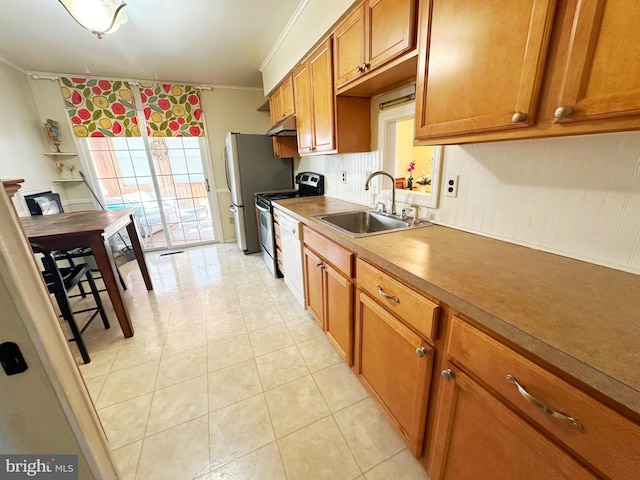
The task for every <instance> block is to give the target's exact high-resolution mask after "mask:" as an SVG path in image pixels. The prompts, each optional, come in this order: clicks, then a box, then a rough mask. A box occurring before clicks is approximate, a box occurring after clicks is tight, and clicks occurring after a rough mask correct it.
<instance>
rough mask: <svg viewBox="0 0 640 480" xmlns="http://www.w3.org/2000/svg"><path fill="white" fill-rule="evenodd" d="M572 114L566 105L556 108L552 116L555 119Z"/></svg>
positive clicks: (571, 110)
mask: <svg viewBox="0 0 640 480" xmlns="http://www.w3.org/2000/svg"><path fill="white" fill-rule="evenodd" d="M572 113H573V108H571V107H570V106H568V105H560V106H559V107H558V108H556V111H555V112H553V116H554V117H556V118H566V117H568V116H569V115H571V114H572Z"/></svg>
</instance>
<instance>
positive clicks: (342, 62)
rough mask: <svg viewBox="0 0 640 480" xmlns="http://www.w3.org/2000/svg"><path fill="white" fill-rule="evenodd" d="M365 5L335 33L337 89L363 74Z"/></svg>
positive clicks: (350, 16) (349, 17) (356, 10)
mask: <svg viewBox="0 0 640 480" xmlns="http://www.w3.org/2000/svg"><path fill="white" fill-rule="evenodd" d="M363 12H364V5H361V6H359V7H358V8H356V9H355V10H354V11H353V13H352V14H351V15H349V16H348V17H347V18H346V19H345V20H344V21H343V22H342V23H341V24H340V25H339V26H338V28H337V29H336V31H335V32H334V33H333V47H334V56H335V63H334V66H335V79H336V80H335V81H336V85H335V86H336V88H338V87H341V86H342V85H344V84H345V83H348V82H350V81H351V80H353V79H354V78H356V77H359V76H360V75H361V74H362V66H363V65H364V63H365V58H364V48H365V47H364V39H365V33H364V15H363Z"/></svg>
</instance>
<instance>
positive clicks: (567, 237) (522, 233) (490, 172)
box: [433, 132, 640, 273]
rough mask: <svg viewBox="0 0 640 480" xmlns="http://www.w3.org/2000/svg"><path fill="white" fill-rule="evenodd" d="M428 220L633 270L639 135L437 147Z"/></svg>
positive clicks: (636, 263) (638, 223)
mask: <svg viewBox="0 0 640 480" xmlns="http://www.w3.org/2000/svg"><path fill="white" fill-rule="evenodd" d="M449 174H455V175H459V176H460V181H459V187H458V197H457V198H450V197H442V198H441V203H440V208H439V209H438V210H434V211H433V215H434V217H433V218H434V220H435V221H436V222H438V223H441V224H443V225H450V226H453V227H456V228H461V229H464V230H468V231H471V232H478V233H481V234H484V235H489V236H492V237H495V238H501V239H505V240H509V241H513V242H516V243H520V244H524V245H528V246H531V247H534V248H540V249H543V250H547V251H551V252H557V253H560V254H563V255H568V256H572V257H575V258H579V259H584V260H586V261H590V262H594V263H599V264H603V265H610V266H612V267H614V268H622V269H628V270H630V271H635V272H636V273H640V132H627V133H612V134H603V135H587V136H573V137H565V138H554V139H544V140H526V141H514V142H502V143H489V144H477V145H466V146H454V147H446V148H445V163H444V170H443V178H445V177H446V175H449Z"/></svg>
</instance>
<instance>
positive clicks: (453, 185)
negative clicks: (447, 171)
mask: <svg viewBox="0 0 640 480" xmlns="http://www.w3.org/2000/svg"><path fill="white" fill-rule="evenodd" d="M444 196H445V197H453V198H456V197H457V196H458V175H447V176H446V180H445V184H444Z"/></svg>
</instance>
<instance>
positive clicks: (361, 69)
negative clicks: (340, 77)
mask: <svg viewBox="0 0 640 480" xmlns="http://www.w3.org/2000/svg"><path fill="white" fill-rule="evenodd" d="M356 72H358V73H362V72H364V68H362V65H358V66H357V67H356Z"/></svg>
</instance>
